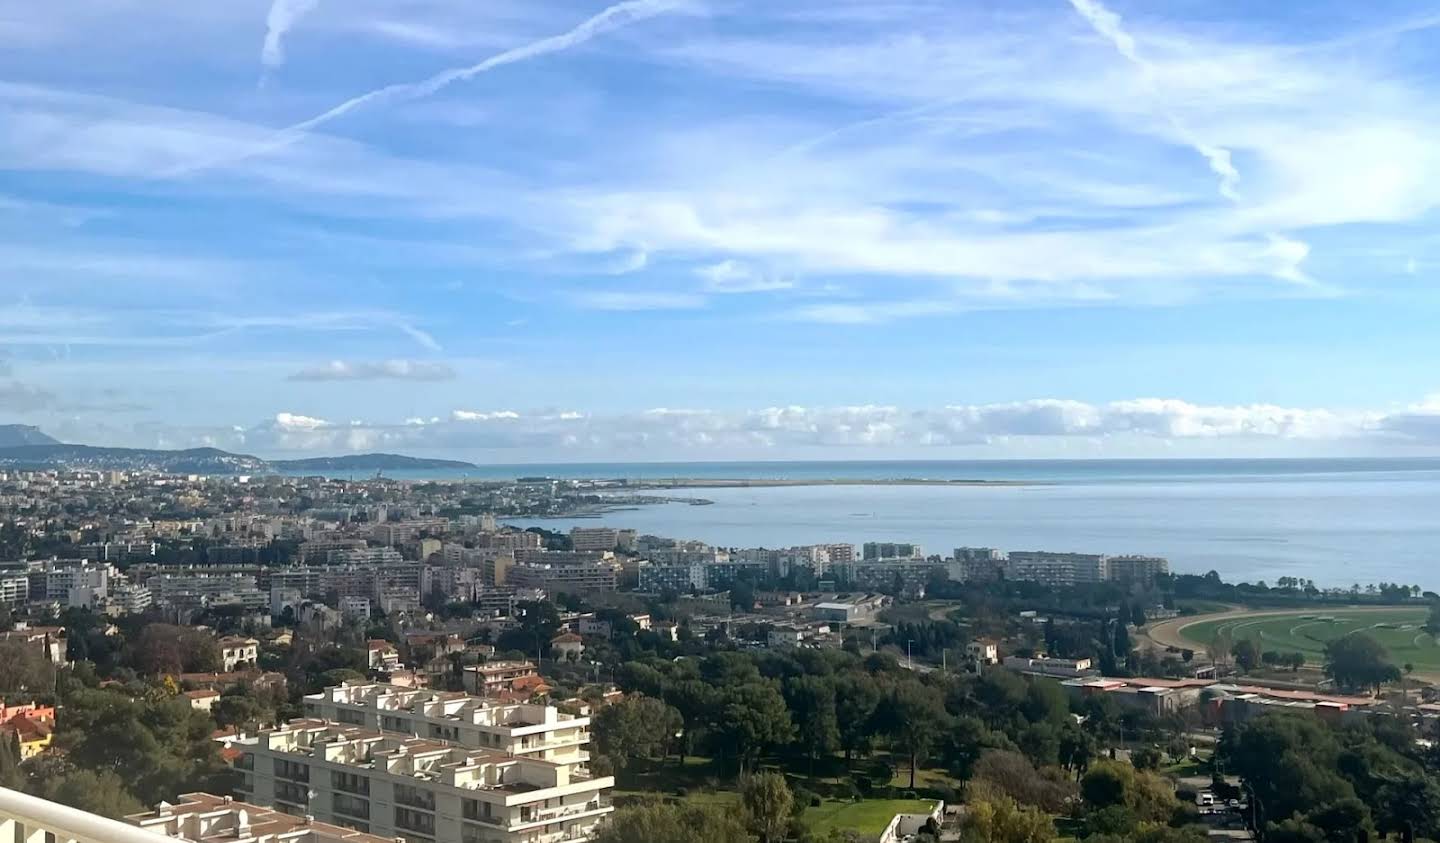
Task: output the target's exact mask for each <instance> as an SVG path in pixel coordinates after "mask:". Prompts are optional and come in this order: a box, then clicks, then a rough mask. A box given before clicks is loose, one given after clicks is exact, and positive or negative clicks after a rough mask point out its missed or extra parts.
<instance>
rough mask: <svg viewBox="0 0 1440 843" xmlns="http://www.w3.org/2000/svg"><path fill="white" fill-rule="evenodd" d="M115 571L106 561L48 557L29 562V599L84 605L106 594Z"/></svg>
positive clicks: (93, 603)
mask: <svg viewBox="0 0 1440 843" xmlns="http://www.w3.org/2000/svg"><path fill="white" fill-rule="evenodd" d="M115 574H116V571H115V568H114V566H112V565H111V564H110V563H108V562H86V561H83V560H75V559H51V560H48V561H45V562H31V563H30V568H29V571H28V577H29V580H30V597H29V599H30V601H31V602H32V603H60V604H61V605H64V606H68V607H71V608H86V607H89V606H93V605H95V603H97V602H99V601H101V600H103V599H104V598H105V596H106V595H107V594H108V590H109V586H110V578H111V577H112V576H114V575H115Z"/></svg>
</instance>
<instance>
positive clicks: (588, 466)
mask: <svg viewBox="0 0 1440 843" xmlns="http://www.w3.org/2000/svg"><path fill="white" fill-rule="evenodd" d="M1424 471H1440V457H1235V458H1228V457H1227V458H1213V457H1205V458H1163V459H1157V458H1122V459H971V460H693V461H651V462H647V461H635V462H630V461H606V462H529V463H483V464H481V463H477V464H476V466H475V467H474V468H444V469H415V470H405V471H383V472H381V474H382V475H383V476H385V477H390V478H394V479H414V480H467V479H468V480H513V479H516V478H519V477H549V478H553V479H557V480H580V479H634V480H666V479H675V478H680V479H696V480H726V479H751V480H762V479H763V480H825V479H846V480H900V479H924V480H978V481H985V480H989V481H1005V482H1035V483H1059V482H1066V481H1067V480H1080V481H1085V482H1097V481H1102V480H1111V481H1124V480H1133V479H1143V478H1150V477H1159V476H1171V477H1175V478H1183V477H1196V478H1211V477H1223V476H1230V477H1247V476H1248V477H1273V476H1277V475H1287V474H1301V475H1323V474H1355V473H1371V472H1424ZM285 473H286V474H308V475H324V476H331V477H355V478H357V479H358V478H364V477H367V476H373V474H374V472H364V471H348V472H346V471H331V472H319V471H304V472H285Z"/></svg>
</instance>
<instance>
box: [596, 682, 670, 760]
mask: <svg viewBox="0 0 1440 843" xmlns="http://www.w3.org/2000/svg"><path fill="white" fill-rule="evenodd" d="M683 728H684V720H683V719H682V718H681V717H680V712H678V711H676V710H675V708H674V707H673V706H669V705H666V704H665V702H664V701H663V700H658V699H655V698H654V697H647V696H645V695H643V694H632V695H630V696H627V697H625V698H624V699H622V700H620V701H619V702H616V703H612V704H610V705H607V706H605V707H604V708H602V709H600V711H599V713H598V714H596V715H595V720H594V732H595V748H596V749H597V750H598V751H599V752H600V754H602V755H604V756H605V757H607V758H609V759H610V763H611V767H612V769H614V770H617V771H619V770H624V769H626V768H627V767H628V766H629V764H630V761H631V760H632V759H635V758H657V757H658V758H664V757H665V756H666V755H667V754H669V751H670V745H671V742H672V741H673V740H674V738H675V735H676V734H677V733H678V732H680V731H681V729H683Z"/></svg>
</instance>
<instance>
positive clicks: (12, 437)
mask: <svg viewBox="0 0 1440 843" xmlns="http://www.w3.org/2000/svg"><path fill="white" fill-rule="evenodd" d="M59 444H60V440H59V439H55V438H53V437H50V436H47V435H45V434H44V433H42V432H41V431H40V428H38V427H34V426H32V425H28V424H0V448H19V447H22V446H24V445H59Z"/></svg>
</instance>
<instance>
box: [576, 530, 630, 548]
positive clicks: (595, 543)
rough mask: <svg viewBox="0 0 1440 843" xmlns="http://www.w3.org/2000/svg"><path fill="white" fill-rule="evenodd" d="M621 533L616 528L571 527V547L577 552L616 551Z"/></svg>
mask: <svg viewBox="0 0 1440 843" xmlns="http://www.w3.org/2000/svg"><path fill="white" fill-rule="evenodd" d="M619 544H620V531H619V530H617V529H615V528H614V527H571V528H570V546H571V547H573V548H575V549H576V550H614V549H615V548H616V546H618V545H619Z"/></svg>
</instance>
